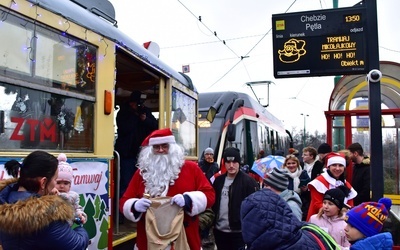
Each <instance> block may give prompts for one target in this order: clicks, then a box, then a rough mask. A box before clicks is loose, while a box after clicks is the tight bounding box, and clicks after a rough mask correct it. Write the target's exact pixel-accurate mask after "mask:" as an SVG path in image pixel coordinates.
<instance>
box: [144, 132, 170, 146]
mask: <svg viewBox="0 0 400 250" xmlns="http://www.w3.org/2000/svg"><path fill="white" fill-rule="evenodd" d="M164 143H175V137H174V136H173V135H168V136H163V137H154V138H150V139H149V146H153V145H159V144H164Z"/></svg>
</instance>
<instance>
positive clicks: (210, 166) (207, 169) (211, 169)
mask: <svg viewBox="0 0 400 250" xmlns="http://www.w3.org/2000/svg"><path fill="white" fill-rule="evenodd" d="M199 166H200V168H201V171H203V173H204V174H205V175H206V177H207V179H208V180H210V178H211V177H213V176H214V174H216V173H218V171H219V167H218V164H217V163H216V162H213V163H209V162H207V161H206V160H201V161H200V162H199Z"/></svg>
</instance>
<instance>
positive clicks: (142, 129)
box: [115, 91, 158, 195]
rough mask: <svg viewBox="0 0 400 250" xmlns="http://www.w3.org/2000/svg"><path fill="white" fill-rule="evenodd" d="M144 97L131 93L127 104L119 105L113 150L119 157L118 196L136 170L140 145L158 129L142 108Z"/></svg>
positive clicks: (155, 121) (152, 118)
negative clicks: (116, 135)
mask: <svg viewBox="0 0 400 250" xmlns="http://www.w3.org/2000/svg"><path fill="white" fill-rule="evenodd" d="M144 98H145V96H144V95H142V93H141V92H140V91H133V92H132V93H131V96H130V98H129V101H128V103H125V104H123V105H121V109H120V110H119V111H118V114H117V118H116V122H117V127H118V130H117V133H118V138H117V140H116V142H115V150H116V151H118V153H119V155H120V175H121V179H120V195H122V194H123V193H124V192H125V190H126V187H127V186H128V184H129V181H130V180H131V179H132V176H133V174H134V173H135V171H136V170H137V168H136V157H137V155H138V153H139V149H140V144H141V143H142V141H143V140H144V139H145V138H146V136H148V135H149V134H150V133H151V132H152V131H154V130H156V129H157V127H158V124H157V120H156V118H155V117H154V116H153V115H152V114H151V111H150V110H149V109H148V108H146V107H145V106H143V102H144Z"/></svg>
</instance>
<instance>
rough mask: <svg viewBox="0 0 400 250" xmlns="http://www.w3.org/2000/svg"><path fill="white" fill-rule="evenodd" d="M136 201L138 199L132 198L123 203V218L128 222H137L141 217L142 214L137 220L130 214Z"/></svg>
mask: <svg viewBox="0 0 400 250" xmlns="http://www.w3.org/2000/svg"><path fill="white" fill-rule="evenodd" d="M137 200H139V199H136V198H132V199H129V200H127V201H125V203H124V207H123V208H122V211H123V214H124V216H125V218H127V219H128V220H131V221H133V222H138V221H139V220H140V218H141V217H142V213H141V214H140V216H139V217H138V218H135V216H134V215H133V213H132V205H133V203H135V201H137Z"/></svg>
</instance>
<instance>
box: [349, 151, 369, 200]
mask: <svg viewBox="0 0 400 250" xmlns="http://www.w3.org/2000/svg"><path fill="white" fill-rule="evenodd" d="M369 162H370V161H369V158H365V159H364V160H363V161H362V162H361V163H360V164H354V165H353V177H352V181H351V185H352V186H353V188H354V190H356V191H357V196H356V197H355V198H354V206H357V205H359V204H361V203H363V202H367V201H371V195H370V192H371V170H370V165H369Z"/></svg>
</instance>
